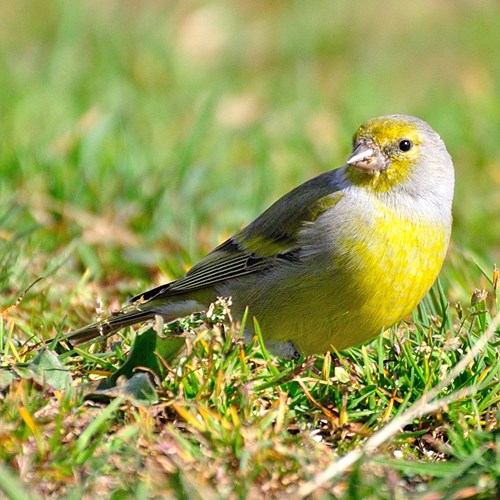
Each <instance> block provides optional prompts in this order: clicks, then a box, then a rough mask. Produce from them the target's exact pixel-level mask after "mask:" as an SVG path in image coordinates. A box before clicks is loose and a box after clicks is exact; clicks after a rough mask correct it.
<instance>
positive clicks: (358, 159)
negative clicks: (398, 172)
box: [347, 142, 387, 174]
mask: <svg viewBox="0 0 500 500" xmlns="http://www.w3.org/2000/svg"><path fill="white" fill-rule="evenodd" d="M347 164H348V165H352V166H353V167H355V168H357V169H358V170H360V171H361V172H365V173H368V174H373V173H375V172H380V171H381V170H385V169H386V168H387V162H386V159H385V158H384V155H383V154H382V153H381V151H380V150H379V149H378V148H377V147H375V146H374V145H372V144H368V143H366V142H360V143H358V144H357V145H356V147H355V148H354V151H353V152H352V154H351V156H349V158H348V160H347Z"/></svg>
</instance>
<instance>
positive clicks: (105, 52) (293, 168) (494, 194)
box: [0, 0, 500, 287]
mask: <svg viewBox="0 0 500 500" xmlns="http://www.w3.org/2000/svg"><path fill="white" fill-rule="evenodd" d="M0 19H1V25H2V29H1V30H0V86H1V92H0V169H1V184H0V200H1V203H0V242H4V243H5V244H8V243H12V242H13V241H15V242H16V244H23V245H24V248H25V251H26V252H27V255H28V261H29V265H28V264H25V265H24V266H23V267H22V269H23V272H20V271H19V273H18V275H16V273H12V274H10V275H9V276H8V277H5V276H4V277H3V278H4V283H3V284H4V285H6V284H7V285H9V286H10V287H12V286H14V285H15V286H20V285H21V284H22V282H23V279H24V280H25V279H27V280H28V281H30V280H31V279H32V278H33V277H36V275H37V273H39V272H45V271H46V266H47V263H46V262H45V263H43V264H37V263H38V262H39V261H40V260H42V261H43V259H41V258H40V256H42V255H46V256H49V255H51V256H54V255H56V256H57V255H59V253H61V254H64V256H67V255H70V256H71V259H70V262H69V264H68V263H66V264H65V265H72V266H73V269H74V270H76V271H77V274H78V273H82V272H83V270H84V269H86V268H89V269H90V270H91V271H92V273H93V275H94V276H95V277H97V278H100V279H102V280H104V279H108V280H112V279H113V278H114V277H117V276H123V275H125V276H130V277H134V278H139V279H143V280H148V279H149V280H151V277H152V274H153V273H154V272H155V270H156V269H157V267H158V266H160V267H161V268H162V270H163V272H164V273H166V274H170V275H171V277H174V276H175V275H177V274H179V273H180V272H182V270H183V269H185V268H186V267H187V266H189V265H190V264H191V263H192V262H194V261H196V259H197V258H199V257H200V256H202V255H203V254H204V253H206V252H207V251H209V250H210V249H211V248H212V247H213V246H214V245H215V244H217V243H219V242H220V241H222V240H223V239H224V238H226V237H227V236H229V235H230V234H232V233H233V232H234V231H235V230H237V229H238V228H240V227H242V225H244V224H245V223H247V222H249V221H250V220H251V219H252V218H253V217H255V216H256V215H258V214H259V213H260V212H261V211H262V210H263V209H264V208H265V207H266V206H268V205H269V204H270V203H271V202H273V201H274V200H275V199H276V198H277V197H279V196H280V195H281V194H284V193H285V192H286V191H288V190H289V189H290V188H292V187H293V186H295V185H297V184H298V183H300V182H302V181H304V180H306V179H308V178H309V177H311V176H314V175H317V174H319V173H321V172H323V171H325V170H327V169H331V168H335V167H338V166H340V165H342V164H343V162H344V161H345V158H346V156H347V155H348V153H349V150H350V145H351V137H352V134H353V132H354V130H355V129H356V127H357V126H358V125H359V124H360V123H361V122H363V121H364V120H365V119H367V118H370V117H373V116H376V115H381V114H388V113H407V114H414V115H417V116H419V117H421V118H423V119H425V120H426V121H428V122H429V123H430V124H431V125H432V126H433V127H434V128H435V129H436V130H437V131H438V132H439V133H440V134H441V135H442V137H443V138H444V140H445V142H446V144H447V146H448V149H449V151H450V153H451V155H452V156H453V158H454V161H455V166H456V172H457V184H456V198H455V207H454V212H455V228H454V233H453V246H452V250H451V252H452V253H453V254H454V255H455V256H458V257H456V259H457V258H458V259H465V260H467V258H468V255H469V251H470V250H471V251H473V252H475V253H477V254H479V255H480V256H482V257H483V258H484V259H485V262H487V263H493V261H494V260H495V259H496V260H498V259H499V257H500V248H499V246H500V245H499V226H500V222H499V220H500V195H499V189H500V159H499V152H500V140H499V139H500V89H499V82H500V57H499V53H500V35H499V32H500V30H499V28H498V27H499V26H500V7H499V4H498V2H496V1H494V0H491V1H488V0H483V1H481V2H474V1H451V0H448V1H440V2H436V1H433V0H424V1H419V2H411V3H401V2H400V1H396V0H388V1H380V2H368V1H359V2H353V1H351V0H336V1H316V2H299V1H294V2H291V1H273V2H268V1H261V0H260V1H259V0H257V1H250V0H248V1H234V2H222V1H220V2H215V1H214V2H190V1H185V2H161V1H133V0H128V1H123V0H106V1H104V2H103V1H97V0H94V1H85V2H74V1H46V2H40V1H38V0H21V1H18V2H2V3H1V4H0ZM20 235H21V236H20ZM456 259H455V260H456ZM451 261H453V259H451ZM449 265H450V264H448V266H449ZM44 266H45V267H44ZM26 274H28V275H30V276H28V277H26Z"/></svg>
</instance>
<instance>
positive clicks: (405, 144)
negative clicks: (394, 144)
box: [399, 139, 413, 152]
mask: <svg viewBox="0 0 500 500" xmlns="http://www.w3.org/2000/svg"><path fill="white" fill-rule="evenodd" d="M412 146H413V143H412V142H411V141H409V140H408V139H403V140H402V141H401V142H400V143H399V149H400V150H401V151H405V152H406V151H410V149H411V148H412Z"/></svg>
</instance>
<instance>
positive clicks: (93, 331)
mask: <svg viewBox="0 0 500 500" xmlns="http://www.w3.org/2000/svg"><path fill="white" fill-rule="evenodd" d="M143 307H144V306H143ZM155 315H156V312H155V309H154V308H151V307H144V308H141V307H140V306H137V305H133V306H128V307H126V308H124V309H122V310H121V311H119V312H118V313H116V314H112V315H111V316H108V317H107V318H104V319H102V320H100V321H96V322H95V323H92V324H90V325H87V326H84V327H83V328H79V329H78V330H74V331H72V332H70V333H68V334H67V335H65V336H64V337H63V338H62V339H61V340H63V341H64V342H68V343H69V344H70V345H78V344H83V343H85V342H89V341H91V340H94V339H96V338H99V337H102V338H106V337H108V336H109V335H111V334H112V333H114V332H116V331H117V330H120V328H124V327H125V326H131V325H135V324H136V323H141V322H143V321H147V320H150V319H153V318H154V317H155Z"/></svg>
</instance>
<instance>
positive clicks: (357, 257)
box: [289, 205, 449, 354]
mask: <svg viewBox="0 0 500 500" xmlns="http://www.w3.org/2000/svg"><path fill="white" fill-rule="evenodd" d="M370 219H371V220H370V223H369V224H367V223H366V220H360V221H358V222H352V223H351V225H350V226H349V230H348V231H344V232H341V235H340V236H339V238H338V240H337V242H336V250H335V252H334V255H333V256H332V260H333V262H332V266H331V269H332V272H331V274H329V273H325V275H324V276H323V283H320V284H319V285H318V286H320V287H321V288H322V289H324V290H325V293H324V294H320V295H319V296H318V294H317V289H316V295H315V298H316V300H315V303H314V309H315V310H316V311H317V313H316V315H315V317H314V318H313V320H312V321H311V316H310V314H311V311H309V315H308V317H309V322H308V323H307V326H306V322H305V321H304V322H301V321H300V319H299V321H298V322H297V323H296V325H297V328H296V329H295V332H296V333H295V335H293V337H294V338H290V339H289V340H291V341H292V342H293V343H294V344H295V346H296V347H297V348H298V349H299V351H300V352H301V353H302V354H312V353H317V352H325V351H327V350H328V349H331V346H332V345H333V346H335V348H337V349H343V348H345V347H349V346H352V345H355V344H359V343H361V342H366V341H367V340H370V339H371V338H373V337H375V336H376V335H378V334H379V333H380V332H381V331H382V330H383V329H386V328H388V327H390V326H391V325H393V324H394V323H396V322H397V321H399V320H401V319H403V318H404V317H405V316H407V315H408V314H409V313H410V312H411V311H412V310H413V309H414V308H415V307H416V305H417V304H418V303H419V302H420V300H421V299H422V298H423V296H424V295H425V294H426V293H427V292H428V290H429V289H430V287H431V286H432V284H433V283H434V281H435V280H436V277H437V275H438V273H439V270H440V269H441V266H442V264H443V260H444V257H445V254H446V249H447V246H448V240H449V230H448V229H447V228H446V227H445V226H444V225H442V224H436V223H435V222H432V223H431V222H416V221H415V220H412V218H409V217H405V216H404V214H399V215H398V214H395V213H394V212H393V211H390V210H388V209H387V208H386V207H385V206H382V205H380V206H376V207H375V209H374V211H373V212H372V214H371V217H370ZM352 224H355V227H353V226H352ZM327 280H328V282H327ZM313 295H314V294H313V293H311V300H313V301H314V299H313ZM303 312H304V313H305V311H303ZM299 318H300V316H299Z"/></svg>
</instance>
